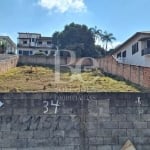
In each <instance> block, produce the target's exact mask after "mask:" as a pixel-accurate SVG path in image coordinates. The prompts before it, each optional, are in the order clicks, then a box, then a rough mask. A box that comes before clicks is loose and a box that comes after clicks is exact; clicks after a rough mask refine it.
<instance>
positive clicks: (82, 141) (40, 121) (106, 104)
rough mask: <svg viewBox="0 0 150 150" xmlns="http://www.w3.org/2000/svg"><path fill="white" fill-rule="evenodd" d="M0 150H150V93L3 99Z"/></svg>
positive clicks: (0, 97)
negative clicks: (129, 149)
mask: <svg viewBox="0 0 150 150" xmlns="http://www.w3.org/2000/svg"><path fill="white" fill-rule="evenodd" d="M0 101H1V102H3V103H4V105H3V106H2V107H0V150H120V149H121V147H122V146H123V144H124V143H125V142H126V140H128V139H130V140H131V142H133V144H134V145H135V147H136V149H137V150H149V149H150V94H149V93H143V94H141V93H80V94H79V93H8V94H6V93H1V94H0Z"/></svg>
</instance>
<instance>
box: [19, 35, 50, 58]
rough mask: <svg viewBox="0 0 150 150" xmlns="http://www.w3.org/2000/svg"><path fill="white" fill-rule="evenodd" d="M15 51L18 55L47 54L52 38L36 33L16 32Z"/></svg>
mask: <svg viewBox="0 0 150 150" xmlns="http://www.w3.org/2000/svg"><path fill="white" fill-rule="evenodd" d="M18 34H19V37H18V44H17V51H18V54H19V55H28V56H29V55H36V54H37V55H38V54H43V55H49V54H50V51H51V48H52V46H53V45H52V38H51V37H43V36H41V34H38V33H18Z"/></svg>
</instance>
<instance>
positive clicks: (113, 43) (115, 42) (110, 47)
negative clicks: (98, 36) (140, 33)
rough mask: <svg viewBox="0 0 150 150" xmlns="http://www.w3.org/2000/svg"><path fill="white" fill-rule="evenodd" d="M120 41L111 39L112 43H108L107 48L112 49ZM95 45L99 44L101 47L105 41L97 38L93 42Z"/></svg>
mask: <svg viewBox="0 0 150 150" xmlns="http://www.w3.org/2000/svg"><path fill="white" fill-rule="evenodd" d="M121 43H122V42H119V41H113V42H112V43H108V45H107V49H108V50H109V49H113V48H115V47H116V46H118V45H120V44H121ZM95 44H96V45H101V46H102V47H103V48H105V46H106V45H105V43H102V42H101V41H99V40H97V41H96V42H95Z"/></svg>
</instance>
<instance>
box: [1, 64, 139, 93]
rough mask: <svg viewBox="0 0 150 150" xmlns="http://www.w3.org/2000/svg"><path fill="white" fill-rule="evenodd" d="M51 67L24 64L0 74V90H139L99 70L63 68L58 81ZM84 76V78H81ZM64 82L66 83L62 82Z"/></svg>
mask: <svg viewBox="0 0 150 150" xmlns="http://www.w3.org/2000/svg"><path fill="white" fill-rule="evenodd" d="M54 77H55V73H54V71H53V70H52V69H50V68H44V67H30V66H22V67H17V68H14V69H11V70H10V71H8V72H7V73H5V74H2V75H0V92H22V91H62V92H67V91H68V92H78V91H89V92H93V91H94V92H138V89H136V88H135V87H132V86H130V85H128V84H127V83H125V82H123V81H116V80H114V79H112V78H109V77H105V76H103V75H102V74H101V73H98V72H97V71H94V72H83V73H81V74H77V73H74V74H71V73H70V72H67V71H65V70H63V72H61V80H60V81H59V82H58V83H56V82H54V81H55V78H54ZM81 77H82V78H81ZM62 82H64V83H62Z"/></svg>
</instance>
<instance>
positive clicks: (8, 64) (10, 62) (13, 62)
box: [0, 55, 18, 74]
mask: <svg viewBox="0 0 150 150" xmlns="http://www.w3.org/2000/svg"><path fill="white" fill-rule="evenodd" d="M17 64H18V56H16V55H8V56H3V55H0V74H1V73H5V72H7V71H8V70H9V69H11V68H14V67H16V66H17Z"/></svg>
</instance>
